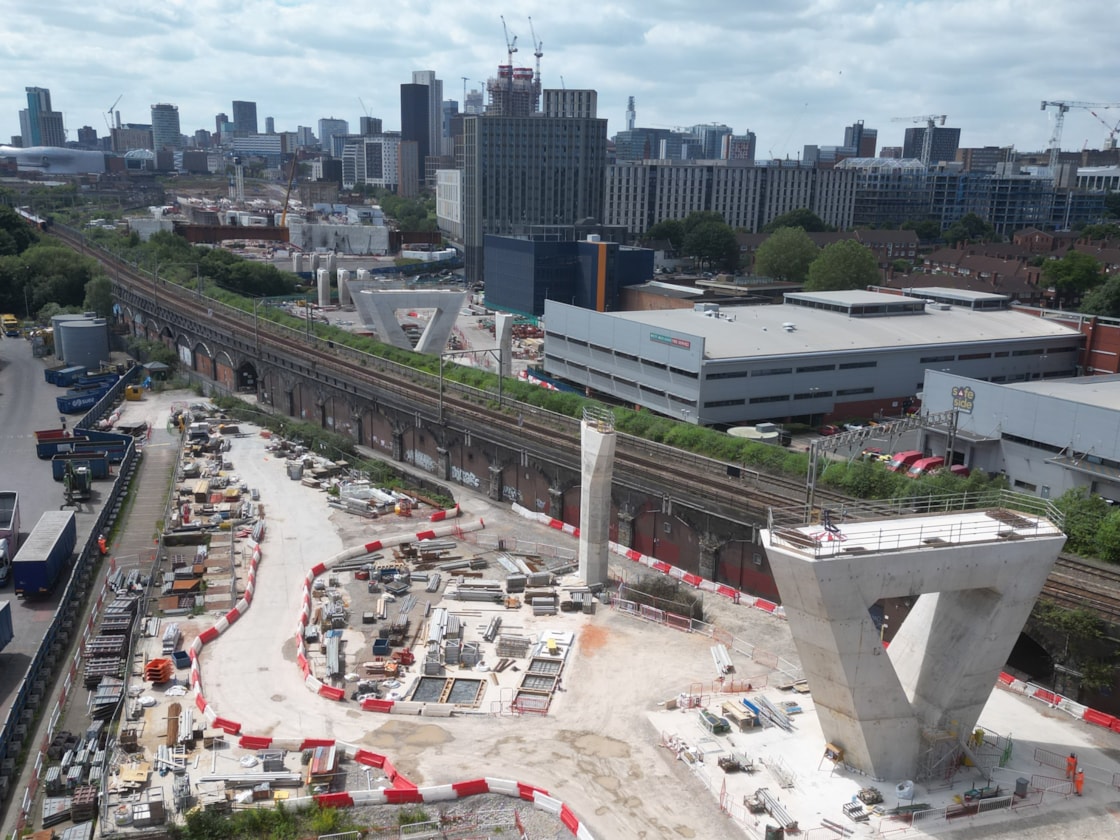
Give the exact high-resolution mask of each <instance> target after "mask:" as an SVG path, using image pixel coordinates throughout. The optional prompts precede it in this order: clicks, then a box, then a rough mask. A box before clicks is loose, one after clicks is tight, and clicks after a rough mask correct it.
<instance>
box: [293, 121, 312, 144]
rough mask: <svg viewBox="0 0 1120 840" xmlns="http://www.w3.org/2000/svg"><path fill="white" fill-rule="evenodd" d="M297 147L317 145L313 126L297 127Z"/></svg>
mask: <svg viewBox="0 0 1120 840" xmlns="http://www.w3.org/2000/svg"><path fill="white" fill-rule="evenodd" d="M296 145H297V146H300V147H302V148H307V147H310V146H314V145H315V133H314V132H313V131H312V130H311V126H309V125H298V126H296Z"/></svg>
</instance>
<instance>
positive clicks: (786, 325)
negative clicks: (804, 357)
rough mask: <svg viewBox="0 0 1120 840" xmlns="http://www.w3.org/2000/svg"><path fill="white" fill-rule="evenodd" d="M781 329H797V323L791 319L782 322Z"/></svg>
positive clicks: (790, 330)
mask: <svg viewBox="0 0 1120 840" xmlns="http://www.w3.org/2000/svg"><path fill="white" fill-rule="evenodd" d="M782 329H783V330H785V331H786V332H793V331H794V330H796V329H797V324H795V323H793V321H786V322H785V323H784V324H782Z"/></svg>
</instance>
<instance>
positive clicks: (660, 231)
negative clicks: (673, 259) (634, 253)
mask: <svg viewBox="0 0 1120 840" xmlns="http://www.w3.org/2000/svg"><path fill="white" fill-rule="evenodd" d="M642 239H643V240H644V241H646V242H649V241H653V240H662V241H667V242H668V243H669V244H670V245H672V246H673V250H674V251H679V250H681V248H682V247H684V223H682V222H681V220H680V219H666V220H665V221H663V222H658V223H657V224H655V225H652V226H651V227H650V229H649V230H647V231H646V232H645V235H644V236H643V237H642Z"/></svg>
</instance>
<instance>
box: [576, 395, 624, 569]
mask: <svg viewBox="0 0 1120 840" xmlns="http://www.w3.org/2000/svg"><path fill="white" fill-rule="evenodd" d="M582 438H583V446H582V451H581V460H582V464H583V471H582V477H581V483H580V488H581V491H582V495H581V496H580V502H579V576H580V577H581V578H583V580H584V581H585V582H586V583H587V584H589V585H590V584H593V583H601V584H606V583H607V561H608V560H609V558H610V524H611V476H612V474H613V473H614V445H615V434H614V415H613V414H612V413H611V412H610V411H607V410H606V409H596V408H585V409H584V410H583V424H582Z"/></svg>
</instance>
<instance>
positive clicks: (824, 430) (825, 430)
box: [817, 423, 841, 437]
mask: <svg viewBox="0 0 1120 840" xmlns="http://www.w3.org/2000/svg"><path fill="white" fill-rule="evenodd" d="M840 432H841V429H840V427H839V426H834V425H833V424H832V423H826V424H825V425H823V426H821V427H820V428H819V429H817V433H818V434H819V435H821V436H822V437H828V436H829V435H838V434H840Z"/></svg>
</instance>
